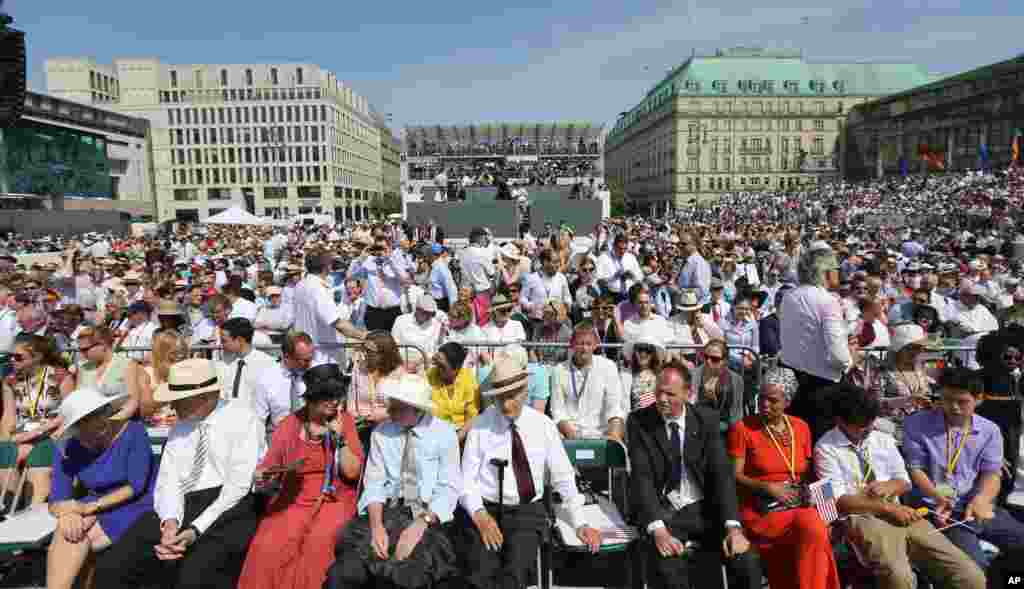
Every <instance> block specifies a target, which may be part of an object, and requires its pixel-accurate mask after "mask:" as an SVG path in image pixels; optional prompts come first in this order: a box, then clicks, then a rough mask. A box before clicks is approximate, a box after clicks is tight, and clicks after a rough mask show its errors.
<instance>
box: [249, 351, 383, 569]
mask: <svg viewBox="0 0 1024 589" xmlns="http://www.w3.org/2000/svg"><path fill="white" fill-rule="evenodd" d="M303 380H304V382H305V383H306V393H305V398H306V406H305V407H303V408H302V409H299V410H298V411H296V412H295V413H293V414H291V415H289V416H288V417H286V418H285V419H284V421H282V422H281V425H279V426H278V427H277V429H276V430H274V437H273V439H272V441H271V444H270V450H269V451H268V452H267V455H266V456H265V457H264V458H263V461H262V462H261V463H260V465H259V467H257V469H256V483H257V485H258V486H260V487H263V486H266V485H268V484H270V483H272V482H274V481H275V479H279V480H280V486H281V488H280V490H279V491H278V492H277V494H276V495H275V496H273V497H272V498H271V499H270V503H269V505H268V508H267V513H266V515H264V517H263V520H262V521H261V522H260V526H259V528H257V530H256V535H255V536H253V539H252V542H251V543H250V544H249V552H248V554H247V555H246V558H245V566H244V567H243V568H242V576H241V578H240V579H239V581H238V589H320V588H321V587H322V586H323V584H324V580H325V579H326V578H327V569H328V567H330V565H331V563H332V562H334V545H335V541H336V539H337V536H338V531H339V530H340V529H341V528H343V527H344V526H345V524H346V523H348V520H349V519H351V518H352V516H353V515H355V512H356V501H357V500H358V496H357V493H356V487H357V486H358V482H359V472H360V469H361V468H362V462H363V447H362V444H361V443H360V441H359V434H358V432H357V431H356V424H355V420H354V419H353V418H352V415H351V414H350V413H348V412H347V411H345V410H344V408H343V407H340V398H341V396H342V393H343V392H344V383H343V381H342V375H341V372H340V370H339V368H338V365H337V364H324V365H321V366H316V367H314V368H311V369H310V370H308V371H306V374H305V375H304V376H303Z"/></svg>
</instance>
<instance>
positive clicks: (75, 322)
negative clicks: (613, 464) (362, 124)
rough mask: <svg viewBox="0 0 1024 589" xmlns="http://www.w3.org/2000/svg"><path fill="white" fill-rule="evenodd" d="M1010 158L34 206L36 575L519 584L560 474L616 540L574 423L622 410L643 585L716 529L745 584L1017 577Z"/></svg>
mask: <svg viewBox="0 0 1024 589" xmlns="http://www.w3.org/2000/svg"><path fill="white" fill-rule="evenodd" d="M1018 182H1019V176H1018V171H1016V170H1009V171H998V172H995V173H963V174H949V175H944V176H927V177H908V178H900V179H891V180H884V181H872V182H863V183H840V184H834V185H829V186H825V187H821V188H817V189H814V190H809V191H805V192H801V193H736V194H730V195H727V196H726V197H725V198H724V199H723V200H722V201H721V202H719V203H716V204H714V205H711V206H708V205H701V206H688V207H684V208H682V209H679V210H677V211H676V212H675V213H674V214H673V215H671V216H668V217H665V218H642V217H633V218H619V219H608V220H605V221H603V222H602V223H600V224H598V225H597V226H596V227H593V228H592V229H591V230H590V231H589V234H587V235H583V232H584V231H586V230H585V229H582V228H581V230H580V231H579V234H577V231H576V230H575V229H574V228H572V227H568V226H561V227H558V226H555V225H554V224H548V225H547V226H546V229H545V231H544V234H542V235H537V236H534V235H531V234H529V233H526V234H525V235H523V236H522V237H521V238H519V239H513V238H508V239H496V238H495V237H494V236H492V235H491V233H490V231H489V230H487V229H486V228H484V227H480V228H478V229H475V230H474V231H472V232H471V234H470V235H469V245H468V246H467V247H464V248H454V247H451V246H450V243H449V242H448V240H446V239H445V238H444V236H443V226H437V225H434V224H431V225H429V226H424V227H410V226H408V225H406V224H403V223H401V222H394V223H378V224H353V225H345V226H341V225H339V226H321V227H315V228H314V227H308V226H296V227H293V228H290V229H287V230H282V229H273V228H260V227H224V226H210V227H207V228H204V229H202V230H201V229H200V228H198V227H180V228H178V230H177V231H176V232H175V233H174V234H173V235H168V236H163V237H159V238H155V237H135V238H129V237H118V236H110V235H101V234H87V235H82V236H77V237H76V238H74V239H67V238H59V237H53V238H49V239H47V240H46V243H47V246H46V247H48V248H54V247H55V248H56V249H57V250H58V251H61V252H62V256H61V258H62V261H61V263H59V264H49V265H41V266H34V267H25V266H23V265H19V264H18V257H17V256H16V255H15V254H20V253H23V252H31V251H35V248H36V244H35V242H36V241H39V240H27V239H19V238H18V237H17V236H8V239H7V240H6V241H5V245H6V247H7V248H8V250H7V251H6V252H3V253H0V279H2V280H0V353H3V354H6V359H7V363H6V365H5V369H4V374H5V376H4V380H3V386H2V413H0V486H2V489H3V491H2V492H0V496H6V495H7V494H9V493H11V494H13V493H15V492H17V494H18V495H19V496H23V497H24V501H26V502H28V503H30V504H44V503H46V504H48V509H49V511H50V513H51V514H52V515H53V516H54V518H56V521H57V524H56V530H55V532H54V534H53V540H52V541H51V543H50V546H49V553H48V561H47V587H50V588H51V589H57V588H70V587H72V585H74V584H75V583H76V580H77V581H78V582H80V583H84V584H85V586H95V587H100V588H103V589H107V588H116V587H126V588H127V587H140V586H146V585H147V584H149V583H152V581H153V580H154V579H163V580H164V581H165V584H166V585H168V586H173V587H183V588H184V587H224V588H227V587H236V586H237V587H240V588H257V587H267V588H270V587H275V588H278V587H292V588H304V589H314V588H320V587H328V588H342V587H370V586H379V584H381V583H391V584H393V585H395V586H398V587H407V588H414V587H463V586H469V587H477V588H479V589H490V588H494V587H509V588H511V587H517V588H518V587H524V586H525V585H526V584H527V583H528V581H529V579H530V575H531V572H530V571H531V568H532V567H533V565H534V562H535V558H536V550H537V547H538V545H539V543H540V541H541V538H542V537H543V536H545V535H546V532H547V529H548V525H549V524H548V522H549V519H548V511H547V502H546V501H545V500H544V496H545V489H546V488H549V487H550V488H551V489H552V490H553V491H554V493H553V495H554V496H556V497H557V500H558V501H560V502H561V505H562V507H564V511H565V513H566V514H567V515H566V517H567V518H568V520H569V524H570V526H571V528H572V529H574V530H575V531H576V535H577V541H578V542H580V543H582V544H583V545H585V546H586V547H588V548H589V549H590V550H591V551H594V552H596V551H598V550H599V548H600V546H601V545H602V542H603V541H604V538H605V537H606V536H607V532H608V530H599V529H596V528H595V527H592V523H591V522H588V521H587V520H586V518H585V517H584V513H585V512H584V507H585V506H586V504H587V503H588V502H589V501H591V500H592V497H591V496H590V493H592V489H594V488H595V485H594V481H592V480H590V474H591V473H588V472H587V471H585V470H578V469H575V468H574V467H573V466H572V463H571V461H570V459H569V457H568V455H567V453H566V451H565V449H564V447H563V443H562V442H563V441H564V440H585V439H608V440H611V441H613V442H614V443H621V444H623V445H624V446H625V448H626V449H627V451H628V454H629V459H630V460H629V462H630V465H631V471H630V473H629V493H628V501H627V502H626V503H625V504H624V505H622V508H623V510H624V511H625V512H626V513H627V514H628V519H629V522H630V524H631V525H633V526H635V527H636V529H637V530H638V532H639V534H640V536H641V542H640V546H641V548H640V549H641V551H642V555H643V559H644V560H645V563H646V564H645V567H644V568H645V571H646V577H647V581H648V584H649V585H651V586H654V587H679V586H689V585H688V583H689V582H691V581H696V580H697V579H698V578H699V577H700V573H699V572H694V571H692V570H691V569H692V568H693V567H695V566H696V565H695V564H694V563H695V561H692V560H690V559H689V558H688V556H689V554H690V553H692V552H696V551H704V552H716V551H717V552H719V553H720V555H721V561H722V563H724V564H725V565H726V568H727V569H728V572H729V578H730V579H731V583H732V584H731V586H740V587H748V588H751V589H753V588H756V587H761V586H762V579H763V578H767V581H768V584H769V586H770V587H772V589H785V588H794V589H797V588H799V589H837V588H839V587H844V586H849V585H850V584H851V583H852V584H855V585H856V584H857V583H877V584H878V586H883V587H886V588H912V587H916V586H922V584H924V583H926V584H930V585H931V586H933V587H945V588H949V589H953V588H963V587H968V588H980V587H983V586H986V585H988V586H990V587H991V586H1001V585H1000V584H1001V583H1003V582H1005V579H1006V577H1007V575H1008V574H1010V572H1011V571H1013V570H1014V567H1018V568H1019V562H1020V558H1019V557H1020V555H1021V547H1022V546H1024V478H1022V477H1018V476H1017V475H1018V473H1019V472H1020V470H1021V469H1022V468H1024V464H1021V463H1020V458H1021V457H1020V448H1021V446H1022V443H1024V438H1022V435H1024V433H1022V432H1024V430H1022V427H1021V425H1022V409H1021V406H1022V402H1024V397H1022V396H1021V389H1020V374H1021V363H1022V351H1024V287H1022V286H1021V284H1020V275H1021V273H1022V270H1024V268H1022V266H1021V260H1022V259H1024V237H1021V235H1020V230H1019V227H1018V224H1017V223H1018V221H1017V215H1018V214H1019V211H1020V206H1021V204H1022V203H1021V199H1022V197H1024V193H1022V192H1021V190H1020V187H1019V184H1018ZM890 211H897V212H898V218H892V217H891V216H890ZM893 214H895V213H893ZM922 219H927V222H926V223H923V222H921V220H922ZM943 347H946V348H949V350H948V351H943V350H942V348H943ZM160 432H164V433H163V434H161V433H160ZM157 435H161V436H165V437H166V441H165V442H164V443H163V448H162V452H161V453H160V454H159V455H158V456H154V455H153V452H152V451H151V445H152V444H153V439H152V437H154V436H157ZM818 480H827V481H829V482H830V485H831V486H830V489H831V496H832V498H833V500H834V501H835V505H834V509H835V510H836V516H838V517H836V518H829V517H823V516H822V512H821V510H820V509H816V508H815V506H814V505H813V504H812V502H811V501H810V499H809V492H808V485H809V484H810V483H812V482H814V481H818ZM22 489H24V492H22ZM818 507H820V505H819V506H818ZM832 519H835V521H832ZM716 566H717V565H716ZM858 586H860V585H858Z"/></svg>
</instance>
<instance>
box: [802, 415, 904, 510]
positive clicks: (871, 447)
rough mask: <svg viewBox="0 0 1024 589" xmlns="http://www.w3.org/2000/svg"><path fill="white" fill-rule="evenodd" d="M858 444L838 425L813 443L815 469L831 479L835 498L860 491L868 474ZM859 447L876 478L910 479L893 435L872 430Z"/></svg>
mask: <svg viewBox="0 0 1024 589" xmlns="http://www.w3.org/2000/svg"><path fill="white" fill-rule="evenodd" d="M857 451H858V448H857V447H856V446H854V444H853V443H852V442H851V441H850V439H849V438H847V437H846V434H844V433H843V432H842V430H840V429H839V428H838V427H834V428H832V429H830V430H828V432H826V433H825V435H823V436H822V437H821V439H820V440H818V443H817V444H815V445H814V469H815V471H816V472H817V475H818V478H819V479H832V492H833V493H834V494H835V497H836V499H839V498H840V497H842V496H843V495H855V494H857V493H860V492H861V489H859V488H858V485H861V484H862V481H863V480H864V478H865V477H866V475H867V472H865V470H866V469H862V468H861V464H860V459H859V458H858V457H857ZM859 451H860V452H861V453H862V454H863V456H864V458H865V460H867V461H868V464H870V465H871V472H872V473H873V476H874V479H875V480H876V481H879V482H882V481H893V480H900V481H906V482H907V483H910V474H909V473H908V472H907V465H906V463H904V462H903V456H902V455H901V454H900V451H899V448H897V447H896V439H895V438H893V437H892V436H891V435H889V434H887V433H883V432H880V431H877V430H874V431H872V432H870V433H869V434H868V437H867V438H866V439H865V440H864V441H862V442H861V444H860V448H859Z"/></svg>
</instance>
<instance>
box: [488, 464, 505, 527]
mask: <svg viewBox="0 0 1024 589" xmlns="http://www.w3.org/2000/svg"><path fill="white" fill-rule="evenodd" d="M491 466H495V467H497V468H498V527H501V524H502V515H504V514H505V467H506V466H508V460H505V459H504V458H491Z"/></svg>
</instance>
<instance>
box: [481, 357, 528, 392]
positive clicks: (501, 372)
mask: <svg viewBox="0 0 1024 589" xmlns="http://www.w3.org/2000/svg"><path fill="white" fill-rule="evenodd" d="M528 380H529V376H528V374H527V372H526V370H525V369H524V368H523V367H522V365H521V364H519V363H518V362H516V361H515V360H514V359H512V358H510V357H501V356H499V357H498V358H497V359H496V360H495V362H494V368H493V369H491V373H490V374H489V375H487V378H486V379H484V382H483V383H481V384H480V394H481V395H482V396H484V397H496V396H498V395H505V394H508V393H515V392H526V386H527V382H528Z"/></svg>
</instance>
